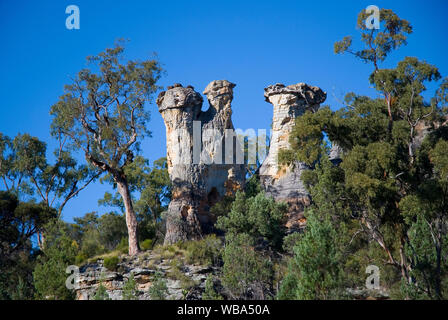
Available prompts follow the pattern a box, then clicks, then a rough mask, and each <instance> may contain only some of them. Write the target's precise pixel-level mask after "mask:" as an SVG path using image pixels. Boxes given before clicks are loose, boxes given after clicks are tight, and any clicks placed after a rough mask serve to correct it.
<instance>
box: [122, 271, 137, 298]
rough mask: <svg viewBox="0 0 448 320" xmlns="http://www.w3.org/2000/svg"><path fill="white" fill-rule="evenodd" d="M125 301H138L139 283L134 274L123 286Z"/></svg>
mask: <svg viewBox="0 0 448 320" xmlns="http://www.w3.org/2000/svg"><path fill="white" fill-rule="evenodd" d="M123 300H138V291H137V282H136V281H135V279H134V275H133V274H132V273H131V276H130V277H129V279H128V280H127V281H126V283H125V284H124V286H123Z"/></svg>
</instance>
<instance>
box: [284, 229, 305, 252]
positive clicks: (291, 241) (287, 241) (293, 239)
mask: <svg viewBox="0 0 448 320" xmlns="http://www.w3.org/2000/svg"><path fill="white" fill-rule="evenodd" d="M301 238H302V234H301V233H299V232H294V233H291V234H288V235H287V236H285V237H284V238H283V250H284V251H285V252H286V253H289V254H293V253H294V247H295V246H296V244H297V243H298V242H299V241H300V239H301Z"/></svg>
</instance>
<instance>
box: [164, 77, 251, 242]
mask: <svg viewBox="0 0 448 320" xmlns="http://www.w3.org/2000/svg"><path fill="white" fill-rule="evenodd" d="M234 87H235V85H234V84H233V83H231V82H229V81H227V80H216V81H212V82H211V83H210V84H209V85H208V86H207V87H206V89H205V91H204V94H205V95H206V96H207V99H208V101H209V104H210V107H209V109H208V110H207V111H205V112H203V111H201V108H202V103H203V99H202V97H201V95H200V94H199V93H198V92H196V91H194V88H193V87H191V86H188V87H183V86H182V85H180V84H175V85H174V86H172V87H168V90H167V91H164V92H162V93H161V94H160V95H159V97H158V99H157V104H158V106H159V112H160V113H161V114H162V117H163V119H164V122H165V126H166V139H167V162H168V172H169V175H170V178H171V181H172V184H173V195H172V200H171V202H170V204H169V207H168V212H167V215H166V235H165V243H174V242H177V241H181V240H190V239H199V238H200V237H201V236H202V235H203V234H205V233H209V232H211V231H213V229H212V228H213V224H214V222H215V217H213V216H212V215H211V214H210V207H211V206H212V205H213V204H214V203H216V202H217V201H219V200H220V199H221V198H222V197H223V196H224V195H225V194H226V193H231V192H234V191H235V190H236V189H238V188H241V187H242V186H243V185H244V176H245V171H244V166H243V165H242V164H241V165H239V164H235V163H230V164H229V163H225V153H226V152H228V150H225V149H224V145H225V143H224V141H225V136H224V134H225V130H226V129H233V124H232V120H231V115H232V109H231V102H232V99H233V88H234Z"/></svg>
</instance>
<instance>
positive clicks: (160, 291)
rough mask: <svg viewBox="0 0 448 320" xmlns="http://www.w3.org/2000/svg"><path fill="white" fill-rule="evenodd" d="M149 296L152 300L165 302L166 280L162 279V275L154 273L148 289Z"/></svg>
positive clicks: (166, 294)
mask: <svg viewBox="0 0 448 320" xmlns="http://www.w3.org/2000/svg"><path fill="white" fill-rule="evenodd" d="M148 292H149V296H150V297H151V299H152V300H165V299H166V297H167V296H168V287H167V285H166V280H165V279H163V278H162V273H160V272H156V274H155V275H154V281H153V284H152V286H151V287H150V288H149V291H148Z"/></svg>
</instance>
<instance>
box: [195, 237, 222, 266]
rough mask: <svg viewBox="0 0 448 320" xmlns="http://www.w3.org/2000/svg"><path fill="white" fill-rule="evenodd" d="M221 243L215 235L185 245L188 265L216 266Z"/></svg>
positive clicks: (219, 257) (219, 256) (219, 255)
mask: <svg viewBox="0 0 448 320" xmlns="http://www.w3.org/2000/svg"><path fill="white" fill-rule="evenodd" d="M221 248H222V241H221V239H219V238H218V237H217V236H216V235H214V234H212V235H208V236H206V237H204V238H203V239H201V240H197V241H189V242H188V243H187V244H186V249H187V253H186V259H187V262H188V263H198V264H202V265H207V266H208V265H217V264H219V261H220V259H221Z"/></svg>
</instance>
